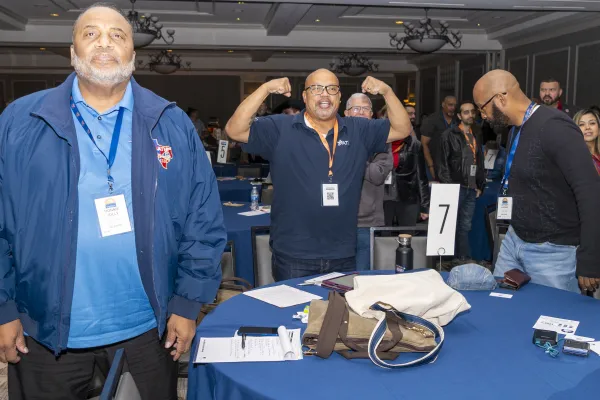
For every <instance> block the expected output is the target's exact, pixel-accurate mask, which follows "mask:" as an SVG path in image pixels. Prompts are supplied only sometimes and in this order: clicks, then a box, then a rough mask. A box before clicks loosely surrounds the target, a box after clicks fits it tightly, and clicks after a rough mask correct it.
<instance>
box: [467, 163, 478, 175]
mask: <svg viewBox="0 0 600 400" xmlns="http://www.w3.org/2000/svg"><path fill="white" fill-rule="evenodd" d="M469 175H470V176H475V175H477V165H471V170H470V171H469Z"/></svg>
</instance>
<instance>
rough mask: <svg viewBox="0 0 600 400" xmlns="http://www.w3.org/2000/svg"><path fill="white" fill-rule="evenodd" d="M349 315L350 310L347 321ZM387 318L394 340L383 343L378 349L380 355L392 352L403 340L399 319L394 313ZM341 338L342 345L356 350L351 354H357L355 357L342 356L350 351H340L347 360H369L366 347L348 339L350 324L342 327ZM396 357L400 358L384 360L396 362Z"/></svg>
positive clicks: (346, 319) (387, 315)
mask: <svg viewBox="0 0 600 400" xmlns="http://www.w3.org/2000/svg"><path fill="white" fill-rule="evenodd" d="M347 313H348V309H346V318H345V321H348V317H347V315H348V314H347ZM385 318H386V319H387V325H388V328H389V330H390V332H391V333H392V339H391V340H385V341H381V343H380V344H379V347H378V348H377V353H378V354H382V353H383V352H388V351H390V350H392V349H393V348H394V347H396V345H397V344H398V342H400V340H402V331H401V330H400V326H399V325H398V320H397V317H396V316H395V315H394V313H391V312H390V313H386V316H385ZM339 336H340V339H341V340H342V343H344V344H345V345H346V347H348V348H349V349H351V350H354V351H353V352H350V353H355V354H353V355H349V354H342V353H346V352H349V351H348V350H343V351H338V353H340V354H341V355H342V356H344V357H345V358H369V351H368V349H367V348H366V347H364V346H361V345H359V344H357V343H356V342H353V341H352V340H349V339H348V324H342V325H341V326H340V331H339ZM396 357H398V355H397V354H396V355H394V356H391V358H389V357H387V356H384V359H386V360H395V359H396Z"/></svg>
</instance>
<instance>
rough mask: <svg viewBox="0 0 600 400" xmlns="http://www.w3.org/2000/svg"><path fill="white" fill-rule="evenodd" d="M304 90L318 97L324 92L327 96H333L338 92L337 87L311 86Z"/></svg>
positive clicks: (338, 88)
mask: <svg viewBox="0 0 600 400" xmlns="http://www.w3.org/2000/svg"><path fill="white" fill-rule="evenodd" d="M304 90H310V93H311V94H312V95H314V96H319V95H321V94H323V92H324V91H325V90H326V91H327V93H328V94H330V95H332V96H334V95H336V94H338V93H339V92H340V87H339V86H338V85H328V86H323V85H311V86H309V87H307V88H305V89H304Z"/></svg>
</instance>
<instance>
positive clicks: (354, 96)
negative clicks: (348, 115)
mask: <svg viewBox="0 0 600 400" xmlns="http://www.w3.org/2000/svg"><path fill="white" fill-rule="evenodd" d="M360 98H364V99H367V101H368V102H369V106H370V107H371V109H373V103H372V102H371V99H370V98H369V96H367V95H366V94H364V93H354V94H353V95H352V96H350V97H349V98H348V100H347V101H346V110H347V109H349V108H350V107H351V104H352V99H360Z"/></svg>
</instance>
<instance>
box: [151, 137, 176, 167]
mask: <svg viewBox="0 0 600 400" xmlns="http://www.w3.org/2000/svg"><path fill="white" fill-rule="evenodd" d="M152 141H153V142H154V146H155V147H156V155H157V157H158V161H159V162H160V165H162V167H163V168H164V169H167V165H168V164H169V163H170V162H171V160H172V159H173V150H172V149H171V146H163V145H161V144H158V140H157V139H152Z"/></svg>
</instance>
